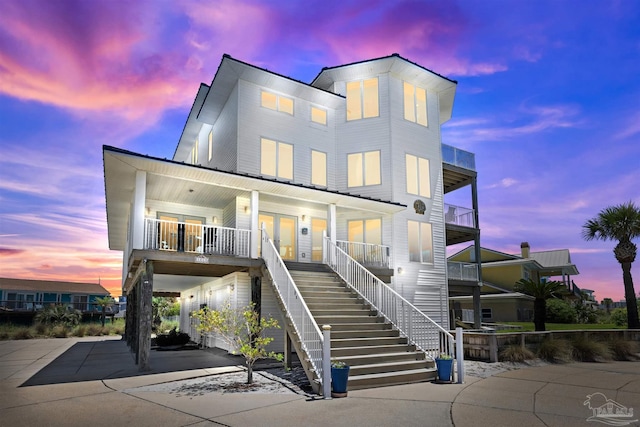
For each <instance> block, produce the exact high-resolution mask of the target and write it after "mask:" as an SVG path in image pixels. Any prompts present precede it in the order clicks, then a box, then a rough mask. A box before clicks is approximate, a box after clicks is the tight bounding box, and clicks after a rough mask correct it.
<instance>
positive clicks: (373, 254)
mask: <svg viewBox="0 0 640 427" xmlns="http://www.w3.org/2000/svg"><path fill="white" fill-rule="evenodd" d="M336 245H337V246H338V247H339V248H340V249H342V250H343V251H345V252H346V253H347V254H349V256H350V257H351V258H353V259H355V260H356V261H358V262H359V263H360V264H362V265H365V266H367V267H382V268H389V267H390V265H391V258H390V253H391V250H390V248H389V246H384V245H374V244H370V243H358V242H347V241H344V240H338V241H336Z"/></svg>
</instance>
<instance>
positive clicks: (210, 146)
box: [207, 130, 213, 161]
mask: <svg viewBox="0 0 640 427" xmlns="http://www.w3.org/2000/svg"><path fill="white" fill-rule="evenodd" d="M207 157H209V161H211V158H212V157H213V130H211V131H209V155H208V156H207Z"/></svg>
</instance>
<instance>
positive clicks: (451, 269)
mask: <svg viewBox="0 0 640 427" xmlns="http://www.w3.org/2000/svg"><path fill="white" fill-rule="evenodd" d="M447 277H448V278H449V280H463V281H469V282H477V281H478V264H473V263H469V262H456V261H447Z"/></svg>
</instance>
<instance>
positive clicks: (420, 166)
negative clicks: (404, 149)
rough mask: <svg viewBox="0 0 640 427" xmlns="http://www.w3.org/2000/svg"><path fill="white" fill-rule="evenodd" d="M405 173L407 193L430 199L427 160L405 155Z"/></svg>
mask: <svg viewBox="0 0 640 427" xmlns="http://www.w3.org/2000/svg"><path fill="white" fill-rule="evenodd" d="M405 160H406V171H407V193H409V194H416V195H418V196H422V197H431V179H430V175H429V160H428V159H423V158H421V157H416V156H413V155H411V154H406V155H405Z"/></svg>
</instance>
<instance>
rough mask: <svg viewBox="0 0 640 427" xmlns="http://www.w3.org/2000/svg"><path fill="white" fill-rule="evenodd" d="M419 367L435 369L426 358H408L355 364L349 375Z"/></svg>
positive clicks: (417, 368)
mask: <svg viewBox="0 0 640 427" xmlns="http://www.w3.org/2000/svg"><path fill="white" fill-rule="evenodd" d="M419 369H429V370H430V369H433V366H431V364H430V363H429V362H428V361H426V360H408V361H401V362H385V363H371V364H368V365H355V366H351V367H350V369H349V376H353V377H357V376H359V375H369V374H381V373H385V372H401V371H413V370H419Z"/></svg>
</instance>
